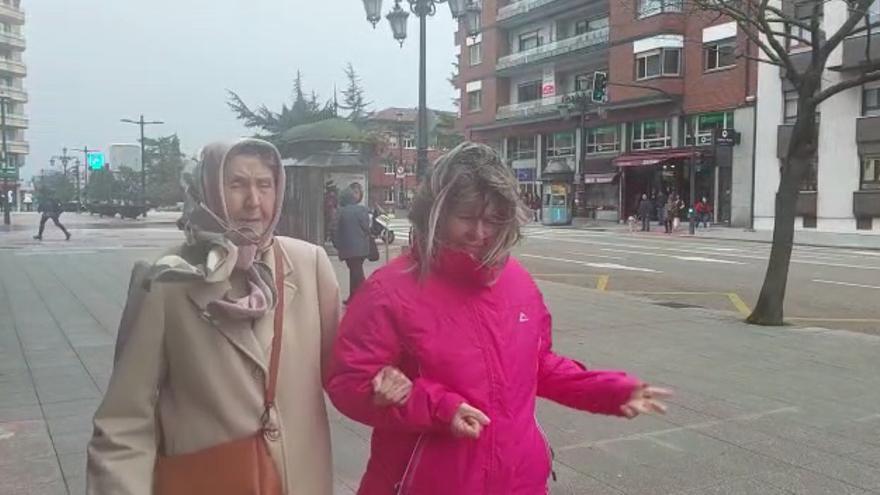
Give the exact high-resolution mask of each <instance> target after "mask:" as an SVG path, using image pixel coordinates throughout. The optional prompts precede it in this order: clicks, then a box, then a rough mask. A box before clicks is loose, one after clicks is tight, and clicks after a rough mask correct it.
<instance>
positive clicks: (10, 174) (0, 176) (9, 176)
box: [0, 168, 18, 181]
mask: <svg viewBox="0 0 880 495" xmlns="http://www.w3.org/2000/svg"><path fill="white" fill-rule="evenodd" d="M0 180H14V181H17V180H18V168H0Z"/></svg>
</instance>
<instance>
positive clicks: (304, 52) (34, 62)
mask: <svg viewBox="0 0 880 495" xmlns="http://www.w3.org/2000/svg"><path fill="white" fill-rule="evenodd" d="M382 3H383V7H382V9H383V12H387V11H388V9H389V8H390V7H391V6H392V5H393V2H392V1H391V0H384V1H383V2H382ZM22 8H23V9H24V10H25V13H26V15H27V20H26V24H25V36H26V37H27V51H25V53H24V58H25V62H26V63H27V65H28V76H27V78H26V79H25V86H26V88H27V90H28V92H29V93H30V101H29V103H28V104H27V106H26V107H25V111H26V113H27V114H28V116H29V117H30V129H28V131H27V138H28V140H29V141H30V144H31V154H30V156H29V157H28V160H27V164H28V165H27V167H26V168H25V169H24V174H23V175H24V176H25V177H28V176H30V175H32V174H35V173H38V172H39V171H40V169H42V168H48V162H49V158H50V157H51V156H52V155H57V154H60V153H61V149H62V148H63V147H65V146H66V147H68V148H81V147H82V146H83V145H87V146H89V147H97V148H101V149H106V147H107V145H108V144H110V143H125V142H136V141H137V138H138V132H139V131H138V128H137V126H134V125H130V124H123V123H120V122H119V119H121V118H130V119H133V120H136V119H137V118H138V115H139V114H141V113H143V114H144V117H145V118H146V119H147V120H163V121H165V124H164V125H161V126H149V127H147V135H148V136H157V135H168V134H173V133H175V132H176V133H177V134H178V135H179V136H180V138H181V141H182V144H183V147H184V152H186V153H189V154H192V153H195V151H196V150H197V149H198V148H199V147H200V146H202V145H203V144H205V143H206V142H208V141H211V140H214V139H218V138H234V137H237V136H242V135H246V134H248V132H249V131H248V130H246V129H244V128H243V127H242V126H241V125H239V124H238V122H237V121H236V120H235V119H234V117H233V115H232V113H231V112H230V111H229V109H228V108H227V106H226V103H225V102H226V89H227V88H229V89H233V90H235V91H236V92H238V93H239V94H240V95H241V96H242V98H244V100H245V101H246V102H247V103H248V104H249V105H252V106H256V105H257V104H260V103H265V104H267V105H269V107H270V108H279V107H280V106H281V104H282V103H283V102H285V101H289V100H290V97H291V96H290V95H291V87H292V81H293V78H294V75H295V74H296V71H297V69H299V70H301V71H302V72H303V75H304V77H305V85H306V88H307V89H308V90H312V89H314V90H315V91H317V92H318V93H319V95H320V96H321V97H322V98H331V97H332V93H333V85H334V84H336V85H337V86H338V87H339V88H340V90H341V89H342V88H344V87H345V84H346V81H345V76H344V73H343V69H344V66H345V64H346V63H347V62H349V61H351V62H352V63H353V64H354V66H355V69H356V70H357V71H358V73H359V74H360V75H361V78H362V80H363V85H364V87H365V89H366V92H367V96H368V98H369V99H370V100H371V101H373V106H372V109H374V110H377V109H381V108H384V107H388V106H403V107H415V106H416V105H417V103H418V23H417V19H416V18H415V16H410V23H409V28H410V38H409V39H408V40H407V42H406V43H405V44H404V47H403V49H401V48H399V47H398V45H397V43H396V42H395V41H394V39H393V38H392V36H391V31H390V29H389V28H388V23H387V21H386V20H384V19H383V20H382V22H381V23H380V24H379V26H378V27H377V29H375V30H373V28H372V26H371V25H370V24H369V23H368V22H367V21H366V17H365V14H364V8H363V4H362V2H361V1H360V0H185V1H184V0H76V1H70V0H25V1H23V2H22ZM454 31H455V23H454V21H453V20H452V19H451V17H450V15H449V9H448V7H447V6H446V5H445V4H444V5H440V6H439V8H438V13H437V15H436V16H435V17H434V18H431V19H429V20H428V105H429V106H431V107H433V108H438V109H447V110H451V109H452V102H451V99H452V98H453V97H454V96H455V95H454V91H453V89H452V87H451V86H450V85H449V83H448V82H447V80H446V79H447V77H448V76H449V74H450V73H451V72H452V62H453V61H454V60H455V46H454V43H453V39H454V37H453V33H454Z"/></svg>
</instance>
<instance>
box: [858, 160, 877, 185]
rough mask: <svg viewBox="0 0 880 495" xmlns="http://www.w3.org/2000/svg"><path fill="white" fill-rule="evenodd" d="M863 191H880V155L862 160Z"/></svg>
mask: <svg viewBox="0 0 880 495" xmlns="http://www.w3.org/2000/svg"><path fill="white" fill-rule="evenodd" d="M861 189H862V190H863V191H864V190H866V189H870V190H880V155H874V156H866V157H863V158H862V181H861Z"/></svg>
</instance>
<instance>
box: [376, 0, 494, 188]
mask: <svg viewBox="0 0 880 495" xmlns="http://www.w3.org/2000/svg"><path fill="white" fill-rule="evenodd" d="M405 1H406V2H407V3H409V10H410V11H411V12H412V13H413V14H415V15H416V16H417V17H418V18H419V118H418V125H417V134H418V145H417V149H418V161H417V165H416V175H417V177H418V179H419V181H422V180H424V179H425V175H426V174H427V171H428V106H427V89H426V81H425V80H426V72H427V71H426V68H427V51H426V45H427V27H428V26H427V19H428V17H429V16H433V15H434V14H436V13H437V4H440V3H444V2H446V3H448V4H449V12H450V13H451V14H452V17H453V18H454V19H457V20H459V21H461V22H464V23H465V28H466V31H467V33H468V35H469V36H475V35H476V34H478V33H479V30H480V22H479V21H480V16H481V14H482V10H481V8H480V6H479V5H478V4H477V3H476V2H474V1H473V0H405ZM363 2H364V10H365V11H366V13H367V21H369V22H370V23H372V24H373V27H376V24H377V23H378V22H379V20H380V19H381V17H380V12H381V10H382V0H363ZM403 2H404V0H394V8H392V9H391V11H390V12H388V14H387V15H386V16H385V18H386V19H388V23H389V24H390V25H391V32H392V34H393V35H394V39H395V40H397V41H398V42H399V43H400V44H401V46H403V41H404V40H405V39H406V36H407V32H406V26H407V20H408V19H409V12H407V11H406V10H404V9H403V8H401V6H400V4H401V3H403Z"/></svg>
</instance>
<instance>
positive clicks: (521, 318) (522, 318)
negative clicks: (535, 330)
mask: <svg viewBox="0 0 880 495" xmlns="http://www.w3.org/2000/svg"><path fill="white" fill-rule="evenodd" d="M527 321H529V317H528V316H526V314H525V313H523V312H520V313H519V322H520V323H525V322H527Z"/></svg>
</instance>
